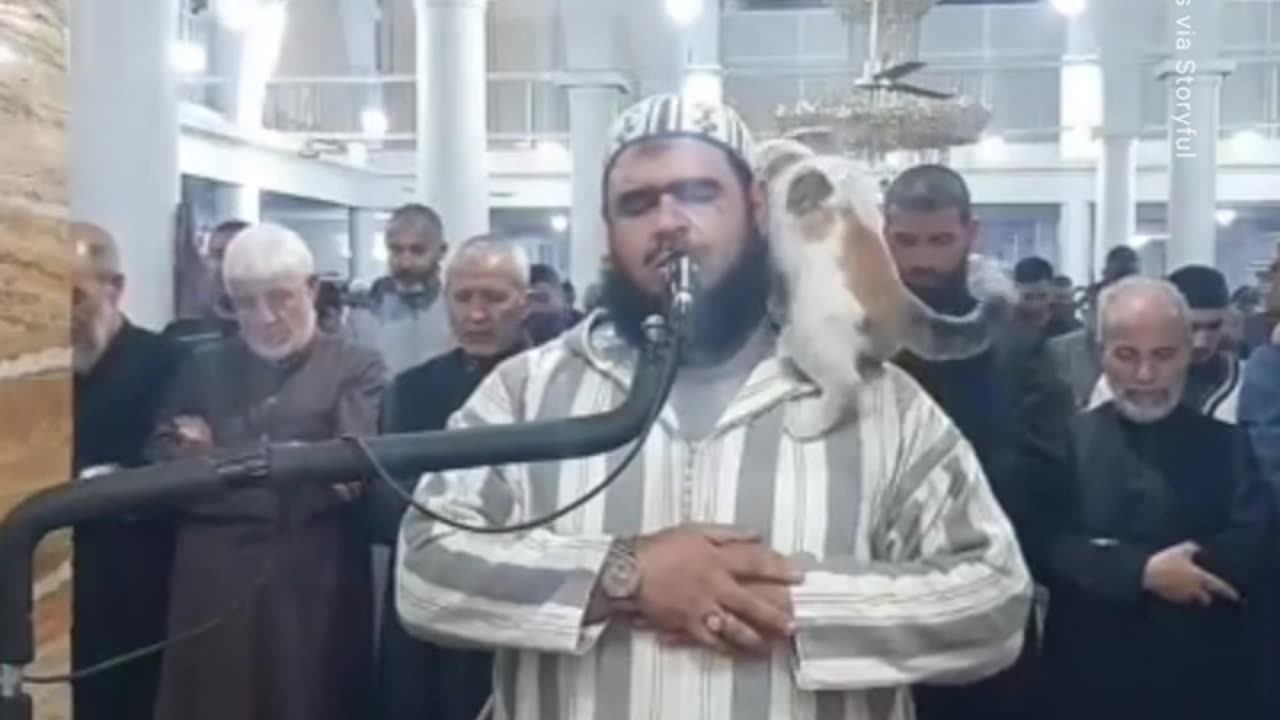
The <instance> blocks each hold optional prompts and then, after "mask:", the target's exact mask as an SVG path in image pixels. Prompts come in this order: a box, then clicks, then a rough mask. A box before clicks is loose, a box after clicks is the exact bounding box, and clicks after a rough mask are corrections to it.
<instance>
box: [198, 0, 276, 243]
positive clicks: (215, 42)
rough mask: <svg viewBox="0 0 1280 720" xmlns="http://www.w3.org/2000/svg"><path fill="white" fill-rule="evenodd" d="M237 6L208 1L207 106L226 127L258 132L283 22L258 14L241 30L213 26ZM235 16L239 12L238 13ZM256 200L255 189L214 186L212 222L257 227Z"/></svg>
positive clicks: (258, 197) (229, 0)
mask: <svg viewBox="0 0 1280 720" xmlns="http://www.w3.org/2000/svg"><path fill="white" fill-rule="evenodd" d="M237 1H238V0H214V2H213V3H212V4H211V5H210V7H211V8H212V10H213V13H214V18H215V22H214V23H213V25H212V36H211V38H210V43H209V45H210V58H209V60H210V63H209V66H210V69H211V71H212V74H213V76H214V77H216V78H218V79H219V82H217V83H215V84H214V85H213V86H212V87H211V88H210V97H209V102H210V103H211V106H212V107H213V108H214V109H215V110H217V111H219V112H221V113H222V114H223V115H224V116H226V118H227V119H228V120H230V121H231V122H234V123H238V124H240V125H242V126H245V127H249V128H258V127H261V125H262V105H263V102H264V100H265V96H266V80H267V75H268V74H269V69H270V67H273V66H274V64H275V63H274V56H275V55H276V54H278V52H279V43H280V41H281V39H282V38H281V37H280V36H279V34H278V33H279V32H280V31H283V29H284V28H283V25H282V23H283V22H284V21H283V20H282V19H281V18H279V17H275V16H274V14H272V13H266V12H261V11H260V12H259V13H256V14H250V15H248V16H246V17H245V18H244V21H245V22H246V23H247V24H246V25H245V26H244V27H235V28H232V27H228V26H227V25H225V24H223V22H221V21H219V20H218V19H219V18H222V17H223V13H222V6H223V5H235V2H237ZM240 12H244V11H243V9H241V10H240ZM273 25H276V26H277V27H273ZM264 46H265V47H264ZM264 63H265V66H267V67H264ZM245 174H247V175H251V174H252V171H251V169H246V173H245ZM261 194H262V191H261V188H259V187H258V186H257V185H253V184H226V185H220V186H219V187H218V190H217V195H216V206H217V211H218V216H217V220H218V221H219V222H221V221H223V220H244V221H245V222H250V223H257V222H260V221H261V219H262V209H261V207H262V201H261Z"/></svg>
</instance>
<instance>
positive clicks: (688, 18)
mask: <svg viewBox="0 0 1280 720" xmlns="http://www.w3.org/2000/svg"><path fill="white" fill-rule="evenodd" d="M666 5H667V15H668V16H670V17H671V21H672V22H674V23H675V24H676V25H679V26H680V27H689V26H690V25H692V24H693V23H694V21H696V20H697V19H698V16H700V15H702V0H666Z"/></svg>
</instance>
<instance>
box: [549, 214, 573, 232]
mask: <svg viewBox="0 0 1280 720" xmlns="http://www.w3.org/2000/svg"><path fill="white" fill-rule="evenodd" d="M550 225H551V229H552V230H554V231H556V232H558V233H561V234H563V233H564V232H565V231H567V230H568V229H569V216H568V215H565V214H564V213H556V214H555V215H552V216H551V220H550Z"/></svg>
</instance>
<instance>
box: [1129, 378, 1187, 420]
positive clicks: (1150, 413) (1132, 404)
mask: <svg viewBox="0 0 1280 720" xmlns="http://www.w3.org/2000/svg"><path fill="white" fill-rule="evenodd" d="M1185 388H1186V379H1185V378H1184V379H1182V380H1180V381H1178V383H1177V384H1176V385H1174V386H1173V387H1171V388H1169V389H1168V390H1166V391H1164V393H1162V396H1161V397H1159V398H1156V399H1152V398H1141V399H1139V398H1138V397H1135V396H1134V395H1133V394H1131V393H1129V392H1127V391H1124V390H1121V391H1119V392H1116V393H1115V397H1114V401H1113V402H1114V405H1115V407H1116V410H1117V411H1119V413H1120V414H1121V415H1123V416H1124V417H1126V418H1128V419H1129V421H1130V422H1134V423H1137V424H1139V425H1151V424H1153V423H1157V422H1160V421H1161V420H1164V419H1165V418H1167V417H1169V415H1170V414H1171V413H1173V411H1174V410H1175V409H1176V408H1177V407H1178V404H1179V403H1180V402H1182V394H1183V392H1184V390H1185Z"/></svg>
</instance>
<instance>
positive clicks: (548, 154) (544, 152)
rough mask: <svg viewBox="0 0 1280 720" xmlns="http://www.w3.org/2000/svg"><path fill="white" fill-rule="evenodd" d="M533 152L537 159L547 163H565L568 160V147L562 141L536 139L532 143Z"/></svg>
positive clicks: (557, 164)
mask: <svg viewBox="0 0 1280 720" xmlns="http://www.w3.org/2000/svg"><path fill="white" fill-rule="evenodd" d="M533 152H534V154H535V155H537V156H538V159H539V160H541V161H542V162H544V163H546V164H547V165H556V166H559V165H565V164H567V163H568V162H569V161H570V158H569V149H568V148H566V147H565V146H564V143H559V142H556V141H555V140H538V141H536V142H534V143H533Z"/></svg>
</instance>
